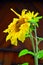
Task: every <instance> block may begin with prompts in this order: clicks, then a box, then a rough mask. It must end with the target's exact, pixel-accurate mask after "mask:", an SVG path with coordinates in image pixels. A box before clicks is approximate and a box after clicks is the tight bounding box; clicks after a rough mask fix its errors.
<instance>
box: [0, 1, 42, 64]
mask: <svg viewBox="0 0 43 65" xmlns="http://www.w3.org/2000/svg"><path fill="white" fill-rule="evenodd" d="M10 8H13V9H14V10H15V11H16V12H18V13H19V14H20V13H21V11H22V9H27V10H30V11H35V13H36V12H39V15H42V16H43V1H42V0H37V1H35V0H9V1H8V0H0V65H18V64H20V63H24V62H29V63H30V65H34V58H33V57H32V56H31V55H25V56H23V57H21V58H18V53H19V52H20V50H22V49H24V48H26V49H28V50H31V51H33V50H32V46H31V41H30V39H28V38H27V39H26V40H25V42H24V43H23V44H22V43H21V42H20V41H19V44H18V46H17V47H16V46H13V45H11V44H10V43H11V42H10V41H8V42H6V40H5V38H6V35H7V34H5V33H3V30H4V29H6V28H7V26H8V25H9V24H10V23H11V22H12V20H13V18H14V17H17V16H16V15H15V14H14V13H13V12H12V11H11V10H10ZM37 34H38V36H39V37H43V19H41V20H40V21H39V28H37ZM39 49H43V41H42V42H41V43H40V45H39ZM39 64H42V65H43V59H41V60H39Z"/></svg>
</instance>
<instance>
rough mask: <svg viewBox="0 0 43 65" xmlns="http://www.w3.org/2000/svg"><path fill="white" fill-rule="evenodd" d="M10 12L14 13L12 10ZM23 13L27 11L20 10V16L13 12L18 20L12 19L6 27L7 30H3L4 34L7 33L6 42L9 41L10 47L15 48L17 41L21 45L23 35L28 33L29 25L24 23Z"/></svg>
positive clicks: (23, 38)
mask: <svg viewBox="0 0 43 65" xmlns="http://www.w3.org/2000/svg"><path fill="white" fill-rule="evenodd" d="M11 10H12V11H14V10H13V9H11ZM25 11H27V10H26V9H24V10H22V13H21V15H19V14H18V13H16V12H15V11H14V13H15V14H16V15H17V16H18V17H19V18H13V21H12V22H11V23H10V24H9V25H8V28H7V29H5V30H4V32H5V33H8V35H7V37H6V41H8V40H11V44H12V45H15V46H17V44H18V40H19V41H21V42H22V43H23V42H24V40H25V38H26V36H25V35H26V34H27V33H29V27H30V23H28V22H27V21H26V20H27V18H25Z"/></svg>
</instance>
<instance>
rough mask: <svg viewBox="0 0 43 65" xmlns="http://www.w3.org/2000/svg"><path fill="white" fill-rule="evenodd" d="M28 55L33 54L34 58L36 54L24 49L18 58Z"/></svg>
mask: <svg viewBox="0 0 43 65" xmlns="http://www.w3.org/2000/svg"><path fill="white" fill-rule="evenodd" d="M26 54H31V55H32V56H34V53H33V52H32V51H29V50H27V49H23V50H22V51H20V53H19V55H18V56H19V57H21V56H24V55H26Z"/></svg>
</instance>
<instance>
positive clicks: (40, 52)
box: [37, 50, 43, 59]
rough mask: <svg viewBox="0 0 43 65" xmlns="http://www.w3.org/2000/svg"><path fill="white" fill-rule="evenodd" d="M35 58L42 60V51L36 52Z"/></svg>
mask: <svg viewBox="0 0 43 65" xmlns="http://www.w3.org/2000/svg"><path fill="white" fill-rule="evenodd" d="M37 57H38V58H39V59H41V58H43V50H40V51H39V52H38V55H37Z"/></svg>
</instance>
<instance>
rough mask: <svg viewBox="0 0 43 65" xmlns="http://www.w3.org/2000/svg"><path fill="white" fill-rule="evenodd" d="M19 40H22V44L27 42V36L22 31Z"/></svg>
mask: <svg viewBox="0 0 43 65" xmlns="http://www.w3.org/2000/svg"><path fill="white" fill-rule="evenodd" d="M18 40H20V41H21V42H22V43H23V42H24V40H25V34H24V32H23V31H20V32H19V34H18Z"/></svg>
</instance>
